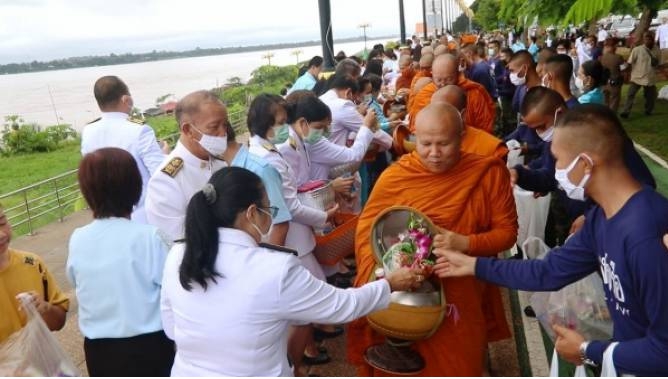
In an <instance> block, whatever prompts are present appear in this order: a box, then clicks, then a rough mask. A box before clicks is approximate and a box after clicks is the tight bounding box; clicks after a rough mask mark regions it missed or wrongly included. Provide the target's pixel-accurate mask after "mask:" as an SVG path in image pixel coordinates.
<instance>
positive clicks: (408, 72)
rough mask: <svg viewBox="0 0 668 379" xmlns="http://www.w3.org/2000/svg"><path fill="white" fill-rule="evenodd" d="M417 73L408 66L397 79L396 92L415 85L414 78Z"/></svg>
mask: <svg viewBox="0 0 668 379" xmlns="http://www.w3.org/2000/svg"><path fill="white" fill-rule="evenodd" d="M416 73H417V71H416V70H415V69H414V68H413V67H411V66H408V67H406V68H405V69H403V70H401V75H400V76H399V77H398V78H397V82H396V83H395V85H394V89H395V90H396V91H398V90H400V89H402V88H409V89H410V88H411V83H413V78H414V77H415V75H416Z"/></svg>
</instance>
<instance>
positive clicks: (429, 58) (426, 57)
mask: <svg viewBox="0 0 668 379" xmlns="http://www.w3.org/2000/svg"><path fill="white" fill-rule="evenodd" d="M424 49H425V48H423V50H424ZM433 63H434V54H425V53H422V57H420V69H419V70H418V72H417V73H415V76H413V81H411V89H412V88H413V87H415V82H417V81H418V79H420V78H425V77H426V78H431V66H432V64H433Z"/></svg>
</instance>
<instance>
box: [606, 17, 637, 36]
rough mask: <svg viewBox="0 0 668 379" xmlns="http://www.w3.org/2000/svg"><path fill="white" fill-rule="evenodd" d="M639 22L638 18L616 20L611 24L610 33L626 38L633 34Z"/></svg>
mask: <svg viewBox="0 0 668 379" xmlns="http://www.w3.org/2000/svg"><path fill="white" fill-rule="evenodd" d="M637 23H638V20H636V19H635V18H623V19H621V20H618V21H614V22H613V23H612V24H611V25H610V29H609V30H608V33H609V34H610V36H611V37H616V38H626V37H628V36H629V35H630V34H631V32H632V31H633V29H635V27H636V24H637Z"/></svg>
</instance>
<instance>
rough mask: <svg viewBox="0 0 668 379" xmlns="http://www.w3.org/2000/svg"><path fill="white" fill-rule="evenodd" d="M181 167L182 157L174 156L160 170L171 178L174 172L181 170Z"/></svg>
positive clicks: (174, 174)
mask: <svg viewBox="0 0 668 379" xmlns="http://www.w3.org/2000/svg"><path fill="white" fill-rule="evenodd" d="M182 168H183V159H181V158H179V157H174V158H172V159H171V160H170V161H169V162H167V164H166V165H165V167H163V168H162V170H160V171H162V172H164V173H165V174H167V175H169V176H171V177H172V178H173V177H175V176H176V174H178V173H179V171H181V169H182Z"/></svg>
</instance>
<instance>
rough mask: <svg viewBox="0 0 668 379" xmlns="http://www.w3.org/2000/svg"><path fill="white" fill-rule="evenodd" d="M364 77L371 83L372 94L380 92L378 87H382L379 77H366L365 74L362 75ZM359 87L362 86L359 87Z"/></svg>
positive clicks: (371, 75) (373, 75) (381, 80)
mask: <svg viewBox="0 0 668 379" xmlns="http://www.w3.org/2000/svg"><path fill="white" fill-rule="evenodd" d="M364 77H365V78H366V79H368V81H369V83H371V90H372V91H373V92H376V91H380V87H382V86H383V79H382V78H381V77H380V76H378V75H376V74H369V75H367V74H366V73H364ZM360 87H362V86H361V85H360ZM362 88H364V87H362Z"/></svg>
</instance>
